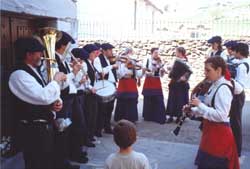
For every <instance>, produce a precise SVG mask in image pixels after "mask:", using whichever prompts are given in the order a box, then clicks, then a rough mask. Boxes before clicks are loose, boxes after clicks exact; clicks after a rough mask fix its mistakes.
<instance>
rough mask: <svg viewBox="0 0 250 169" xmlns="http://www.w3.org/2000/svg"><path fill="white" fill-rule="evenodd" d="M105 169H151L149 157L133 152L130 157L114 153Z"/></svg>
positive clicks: (108, 159) (107, 160) (106, 163)
mask: <svg viewBox="0 0 250 169" xmlns="http://www.w3.org/2000/svg"><path fill="white" fill-rule="evenodd" d="M104 168H105V169H151V167H150V165H149V161H148V159H147V157H146V156H145V155H144V154H142V153H139V152H136V151H132V152H131V153H130V154H128V155H123V154H120V153H113V154H111V155H109V157H108V158H107V159H106V162H105V167H104Z"/></svg>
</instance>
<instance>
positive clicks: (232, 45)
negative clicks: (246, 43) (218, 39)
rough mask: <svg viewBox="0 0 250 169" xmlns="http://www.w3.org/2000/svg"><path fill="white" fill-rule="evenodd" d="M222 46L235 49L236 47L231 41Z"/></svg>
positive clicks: (235, 43)
mask: <svg viewBox="0 0 250 169" xmlns="http://www.w3.org/2000/svg"><path fill="white" fill-rule="evenodd" d="M224 46H226V47H227V48H235V47H236V46H237V42H236V41H233V40H231V41H228V42H226V43H224Z"/></svg>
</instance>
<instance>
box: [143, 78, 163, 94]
mask: <svg viewBox="0 0 250 169" xmlns="http://www.w3.org/2000/svg"><path fill="white" fill-rule="evenodd" d="M142 94H143V95H162V87H161V79H160V78H159V77H146V79H145V81H144V85H143V90H142Z"/></svg>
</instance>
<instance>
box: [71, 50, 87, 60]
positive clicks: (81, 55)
mask: <svg viewBox="0 0 250 169" xmlns="http://www.w3.org/2000/svg"><path fill="white" fill-rule="evenodd" d="M71 53H72V54H73V55H74V56H75V57H76V58H80V59H81V60H85V59H88V57H89V53H88V52H87V51H86V50H84V49H83V48H74V49H72V51H71Z"/></svg>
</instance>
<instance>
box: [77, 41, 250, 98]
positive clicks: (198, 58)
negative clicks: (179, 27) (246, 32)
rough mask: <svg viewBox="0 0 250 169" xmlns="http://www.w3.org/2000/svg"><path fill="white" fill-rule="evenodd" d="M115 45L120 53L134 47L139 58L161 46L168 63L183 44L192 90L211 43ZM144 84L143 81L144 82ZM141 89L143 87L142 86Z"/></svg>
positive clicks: (202, 70) (202, 75) (165, 85)
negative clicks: (189, 70)
mask: <svg viewBox="0 0 250 169" xmlns="http://www.w3.org/2000/svg"><path fill="white" fill-rule="evenodd" d="M241 41H242V42H245V43H248V44H249V45H250V39H247V40H241ZM93 42H99V43H103V42H105V41H102V40H99V41H92V40H85V41H79V45H80V46H83V45H84V44H87V43H93ZM110 43H112V44H113V45H114V46H115V49H114V54H115V55H118V53H119V52H120V51H121V50H122V49H123V48H124V47H132V48H133V50H134V52H135V53H134V55H136V56H137V58H138V59H143V58H145V57H146V56H147V55H148V54H149V53H150V49H151V48H152V47H159V48H160V55H161V58H162V59H163V60H164V61H166V64H170V63H172V61H173V60H174V58H175V56H174V55H175V48H176V47H178V46H182V47H184V48H185V49H186V51H187V57H188V60H189V64H190V65H191V68H192V70H193V74H192V75H191V78H190V81H189V83H190V86H191V90H192V89H193V87H194V86H195V85H197V83H198V82H200V81H201V80H202V79H203V78H204V61H205V57H206V56H207V53H208V50H209V45H208V43H207V42H206V41H205V40H171V41H150V40H147V41H112V42H110ZM169 80H170V79H169V78H168V75H165V76H164V77H163V78H162V83H163V88H164V94H165V95H166V94H167V92H168V83H169ZM142 84H143V83H142ZM140 89H141V88H140ZM247 93H248V96H250V92H249V91H247Z"/></svg>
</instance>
